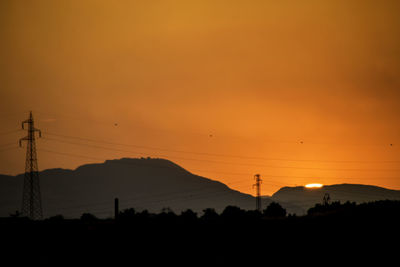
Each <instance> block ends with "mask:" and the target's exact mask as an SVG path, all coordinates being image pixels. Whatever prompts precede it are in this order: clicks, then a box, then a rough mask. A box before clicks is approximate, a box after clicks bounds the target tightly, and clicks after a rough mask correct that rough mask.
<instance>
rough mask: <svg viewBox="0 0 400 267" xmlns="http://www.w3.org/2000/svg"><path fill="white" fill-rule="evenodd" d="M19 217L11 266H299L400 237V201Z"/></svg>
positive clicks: (9, 227) (12, 222)
mask: <svg viewBox="0 0 400 267" xmlns="http://www.w3.org/2000/svg"><path fill="white" fill-rule="evenodd" d="M16 215H18V214H14V215H13V217H8V218H1V219H0V236H1V237H2V241H3V243H4V244H7V246H6V247H7V251H5V252H4V253H3V254H4V255H5V257H7V260H6V262H10V263H15V261H18V262H19V263H21V262H22V263H26V264H29V263H31V259H32V258H35V257H39V258H38V260H39V263H40V264H41V265H49V266H54V265H57V266H60V265H65V266H73V265H77V263H82V264H83V266H95V265H100V264H101V265H104V264H108V265H110V266H119V265H122V264H124V265H132V264H133V263H139V262H148V263H156V262H157V261H158V263H160V264H163V265H166V263H169V264H174V265H176V263H181V264H182V263H183V264H186V265H192V264H193V263H198V261H200V260H202V261H203V262H202V263H203V265H206V264H209V263H210V262H219V263H221V264H223V263H231V264H235V263H237V261H238V259H241V260H244V261H245V262H247V261H248V259H251V258H253V257H254V255H263V257H265V258H268V259H269V260H270V259H271V258H275V259H278V260H280V261H281V260H282V259H287V258H293V259H296V261H297V260H298V259H301V258H302V257H304V255H309V254H310V253H311V254H312V255H318V254H321V255H325V256H326V258H329V259H332V257H333V256H334V257H335V258H336V257H339V258H340V257H341V258H343V259H344V258H346V259H347V258H349V257H350V258H351V257H354V256H355V254H354V252H355V251H362V255H361V256H364V255H380V254H377V253H378V252H382V251H383V253H384V255H387V254H388V253H391V250H392V249H397V246H393V245H392V244H397V243H396V242H398V240H399V238H400V231H399V230H398V229H399V225H400V201H377V202H372V203H365V204H355V203H350V202H346V203H339V202H333V203H327V204H325V205H322V204H317V205H315V206H314V207H313V208H311V209H309V210H308V213H307V214H306V215H304V216H296V215H292V214H287V213H286V211H285V209H284V208H282V207H281V205H279V204H278V203H271V204H270V205H269V206H268V207H266V208H265V209H264V210H263V211H261V212H259V211H254V210H253V211H251V210H250V211H249V210H243V209H240V208H238V207H235V206H228V207H226V208H225V209H224V210H223V211H222V212H221V213H217V212H216V211H215V210H213V209H206V210H204V211H203V212H202V213H201V214H197V213H195V212H193V211H192V210H186V211H183V212H181V213H179V214H176V213H174V212H173V211H172V210H170V209H164V210H162V211H161V212H160V213H150V212H148V211H140V212H138V211H136V210H134V209H126V210H122V211H121V212H120V213H119V214H118V218H117V219H114V218H109V219H99V218H96V217H95V216H94V215H92V214H89V213H85V214H82V216H81V217H80V218H79V219H65V218H63V216H61V215H59V216H54V217H51V218H47V219H45V220H42V221H30V220H28V219H27V218H23V217H21V216H16ZM31 244H34V245H33V246H32V245H31ZM29 253H31V256H30V257H20V255H25V254H29ZM32 253H33V254H32ZM324 253H325V254H324ZM396 253H397V252H396ZM381 254H382V253H381ZM294 255H297V256H294ZM393 255H397V254H393ZM263 257H261V258H260V259H262V260H260V261H259V263H262V262H264V258H263ZM35 259H36V258H35ZM150 265H151V264H150Z"/></svg>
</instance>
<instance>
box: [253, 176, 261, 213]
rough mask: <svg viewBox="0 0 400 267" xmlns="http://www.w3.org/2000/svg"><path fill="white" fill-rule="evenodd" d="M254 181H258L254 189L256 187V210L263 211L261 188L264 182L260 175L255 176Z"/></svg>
mask: <svg viewBox="0 0 400 267" xmlns="http://www.w3.org/2000/svg"><path fill="white" fill-rule="evenodd" d="M254 179H255V180H256V183H255V184H253V188H254V186H255V187H256V209H257V210H258V211H261V194H260V191H261V188H260V187H261V183H262V180H261V178H260V175H259V174H256V175H254Z"/></svg>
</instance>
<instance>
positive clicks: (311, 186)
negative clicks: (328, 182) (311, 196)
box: [306, 184, 324, 188]
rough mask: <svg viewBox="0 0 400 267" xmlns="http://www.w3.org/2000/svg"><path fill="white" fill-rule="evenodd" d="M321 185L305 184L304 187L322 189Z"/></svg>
mask: <svg viewBox="0 0 400 267" xmlns="http://www.w3.org/2000/svg"><path fill="white" fill-rule="evenodd" d="M323 186H324V185H323V184H307V185H306V187H307V188H321V187H323Z"/></svg>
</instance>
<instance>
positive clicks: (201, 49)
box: [0, 0, 400, 194]
mask: <svg viewBox="0 0 400 267" xmlns="http://www.w3.org/2000/svg"><path fill="white" fill-rule="evenodd" d="M399 10H400V1H396V0H393V1H389V0H381V1H369V0H363V1H361V0H359V1H356V0H343V1H341V0H335V1H333V0H332V1H329V0H326V1H319V0H318V1H317V0H315V1H311V0H305V1H288V0H283V1H267V0H265V1H261V0H258V1H256V0H246V1H245V0H243V1H238V0H229V1H218V0H212V1H208V0H201V1H187V0H182V1H161V0H158V1H100V0H96V1H88V0H83V1H82V0H80V1H67V0H64V1H52V0H49V1H1V2H0V34H1V42H0V71H1V72H0V122H1V125H2V126H1V129H0V162H1V163H0V173H5V174H17V173H22V172H23V171H24V164H25V150H24V149H23V148H19V149H18V148H17V143H18V139H19V138H21V137H23V136H25V133H24V132H23V131H22V130H20V131H17V130H18V129H19V128H20V123H21V121H22V120H24V119H26V118H27V116H28V112H29V110H32V111H33V114H34V117H35V119H36V120H35V123H36V126H37V127H38V128H40V129H41V130H42V131H43V138H42V139H40V140H38V141H37V146H38V157H39V168H40V169H41V170H43V169H47V168H54V167H62V168H75V167H77V166H79V165H81V164H84V163H89V162H102V161H104V160H105V159H113V158H121V157H147V156H151V157H163V158H168V159H170V160H172V161H174V162H176V163H177V164H179V165H181V166H182V167H184V168H185V169H187V170H189V171H191V172H193V173H195V174H199V175H202V176H205V177H209V178H211V179H215V180H219V181H222V182H224V183H227V184H228V185H229V186H230V187H232V188H234V189H237V190H240V191H243V192H246V193H251V194H254V189H252V184H253V183H254V180H253V175H254V174H255V173H260V174H261V177H262V179H263V184H262V193H263V194H272V193H273V192H275V191H276V190H278V189H279V188H280V187H282V186H285V185H289V186H292V185H304V184H307V183H323V184H335V183H362V184H373V185H379V186H384V187H388V188H393V189H400V117H399V115H400V17H399ZM70 137H75V138H70ZM76 137H78V138H83V139H77V138H76ZM86 139H90V140H99V141H100V142H93V141H89V140H86ZM107 142H108V143H107ZM14 143H15V144H14ZM111 143H114V144H111ZM115 143H119V144H125V145H117V144H115ZM391 144H392V145H391ZM127 145H131V146H127ZM138 146H142V147H138ZM178 151H181V152H178ZM182 151H184V152H190V153H183V152H182ZM211 154H212V155H211ZM216 154H218V155H216ZM237 156H240V157H237Z"/></svg>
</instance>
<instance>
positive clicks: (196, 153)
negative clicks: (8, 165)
mask: <svg viewBox="0 0 400 267" xmlns="http://www.w3.org/2000/svg"><path fill="white" fill-rule="evenodd" d="M46 134H47V135H53V136H58V137H63V138H68V139H76V140H81V141H88V142H93V143H102V144H109V145H118V146H128V147H136V148H142V149H148V150H157V151H165V152H175V153H185V154H194V155H204V156H215V157H231V158H240V159H251V160H265V161H292V162H321V163H323V162H326V163H400V161H396V160H381V161H379V160H316V159H291V158H268V157H254V156H242V155H233V154H219V153H207V152H196V151H185V150H175V149H167V148H160V147H153V146H143V145H136V144H125V143H117V142H110V141H105V140H98V139H91V138H82V137H77V136H70V135H64V134H55V133H50V132H46Z"/></svg>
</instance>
